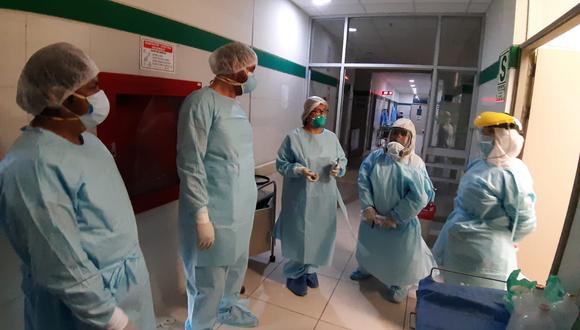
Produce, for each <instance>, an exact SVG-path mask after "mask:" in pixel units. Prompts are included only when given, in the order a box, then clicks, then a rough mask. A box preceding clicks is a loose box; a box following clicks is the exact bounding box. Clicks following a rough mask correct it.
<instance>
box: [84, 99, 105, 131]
mask: <svg viewBox="0 0 580 330" xmlns="http://www.w3.org/2000/svg"><path fill="white" fill-rule="evenodd" d="M87 101H88V102H89V104H90V106H89V112H88V113H85V114H84V115H82V116H81V117H80V119H81V121H82V122H83V124H84V125H85V127H87V128H95V127H97V125H99V124H100V123H102V122H103V121H105V119H106V118H107V116H108V115H109V109H110V104H109V99H108V98H107V95H106V94H105V92H104V91H103V90H100V91H98V92H97V93H95V94H93V95H90V96H87Z"/></svg>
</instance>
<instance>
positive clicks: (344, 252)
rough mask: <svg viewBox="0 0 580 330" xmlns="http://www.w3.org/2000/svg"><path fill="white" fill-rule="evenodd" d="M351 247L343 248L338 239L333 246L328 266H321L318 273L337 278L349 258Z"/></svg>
mask: <svg viewBox="0 0 580 330" xmlns="http://www.w3.org/2000/svg"><path fill="white" fill-rule="evenodd" d="M351 255H352V249H348V248H344V247H343V246H342V245H341V244H340V243H339V242H338V241H337V242H336V245H335V248H334V256H333V258H332V263H331V264H330V265H328V266H324V267H321V268H320V269H319V270H318V274H321V275H324V276H328V277H332V278H336V279H339V278H340V276H341V274H342V271H343V270H344V268H345V267H346V264H347V263H348V261H349V260H350V256H351Z"/></svg>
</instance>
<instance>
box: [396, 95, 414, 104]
mask: <svg viewBox="0 0 580 330" xmlns="http://www.w3.org/2000/svg"><path fill="white" fill-rule="evenodd" d="M413 97H414V95H413V94H399V99H398V100H397V102H399V103H413Z"/></svg>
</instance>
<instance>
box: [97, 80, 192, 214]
mask: <svg viewBox="0 0 580 330" xmlns="http://www.w3.org/2000/svg"><path fill="white" fill-rule="evenodd" d="M99 85H100V86H101V88H102V89H103V90H104V91H105V93H106V94H107V97H108V98H109V102H110V103H111V111H110V114H109V116H108V117H107V119H106V120H105V121H104V122H103V123H102V124H101V125H99V127H98V136H99V138H100V139H101V140H102V141H103V143H104V144H105V145H106V146H107V148H108V149H109V150H110V151H111V153H112V154H113V156H114V158H115V162H116V163H117V166H118V168H119V172H120V173H121V176H122V177H123V181H124V182H125V186H126V187H127V191H128V192H129V197H130V198H131V203H132V204H133V209H134V210H135V213H139V212H143V211H146V210H149V209H152V208H155V207H157V206H160V205H163V204H165V203H168V202H171V201H173V200H176V199H177V198H178V194H179V180H178V178H177V170H176V166H175V157H176V145H177V118H178V113H179V107H180V105H181V103H182V102H183V99H184V98H185V97H186V96H187V95H189V94H190V93H191V92H192V91H194V90H196V89H199V88H201V83H200V82H196V81H185V80H175V79H165V78H155V77H144V76H135V75H126V74H118V73H108V72H101V73H100V74H99Z"/></svg>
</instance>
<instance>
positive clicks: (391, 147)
mask: <svg viewBox="0 0 580 330" xmlns="http://www.w3.org/2000/svg"><path fill="white" fill-rule="evenodd" d="M404 151H405V147H404V146H403V145H402V144H400V143H399V142H396V141H392V142H389V143H387V153H388V154H389V156H391V157H392V158H393V159H394V160H396V161H398V160H400V159H401V158H403V153H404Z"/></svg>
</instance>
